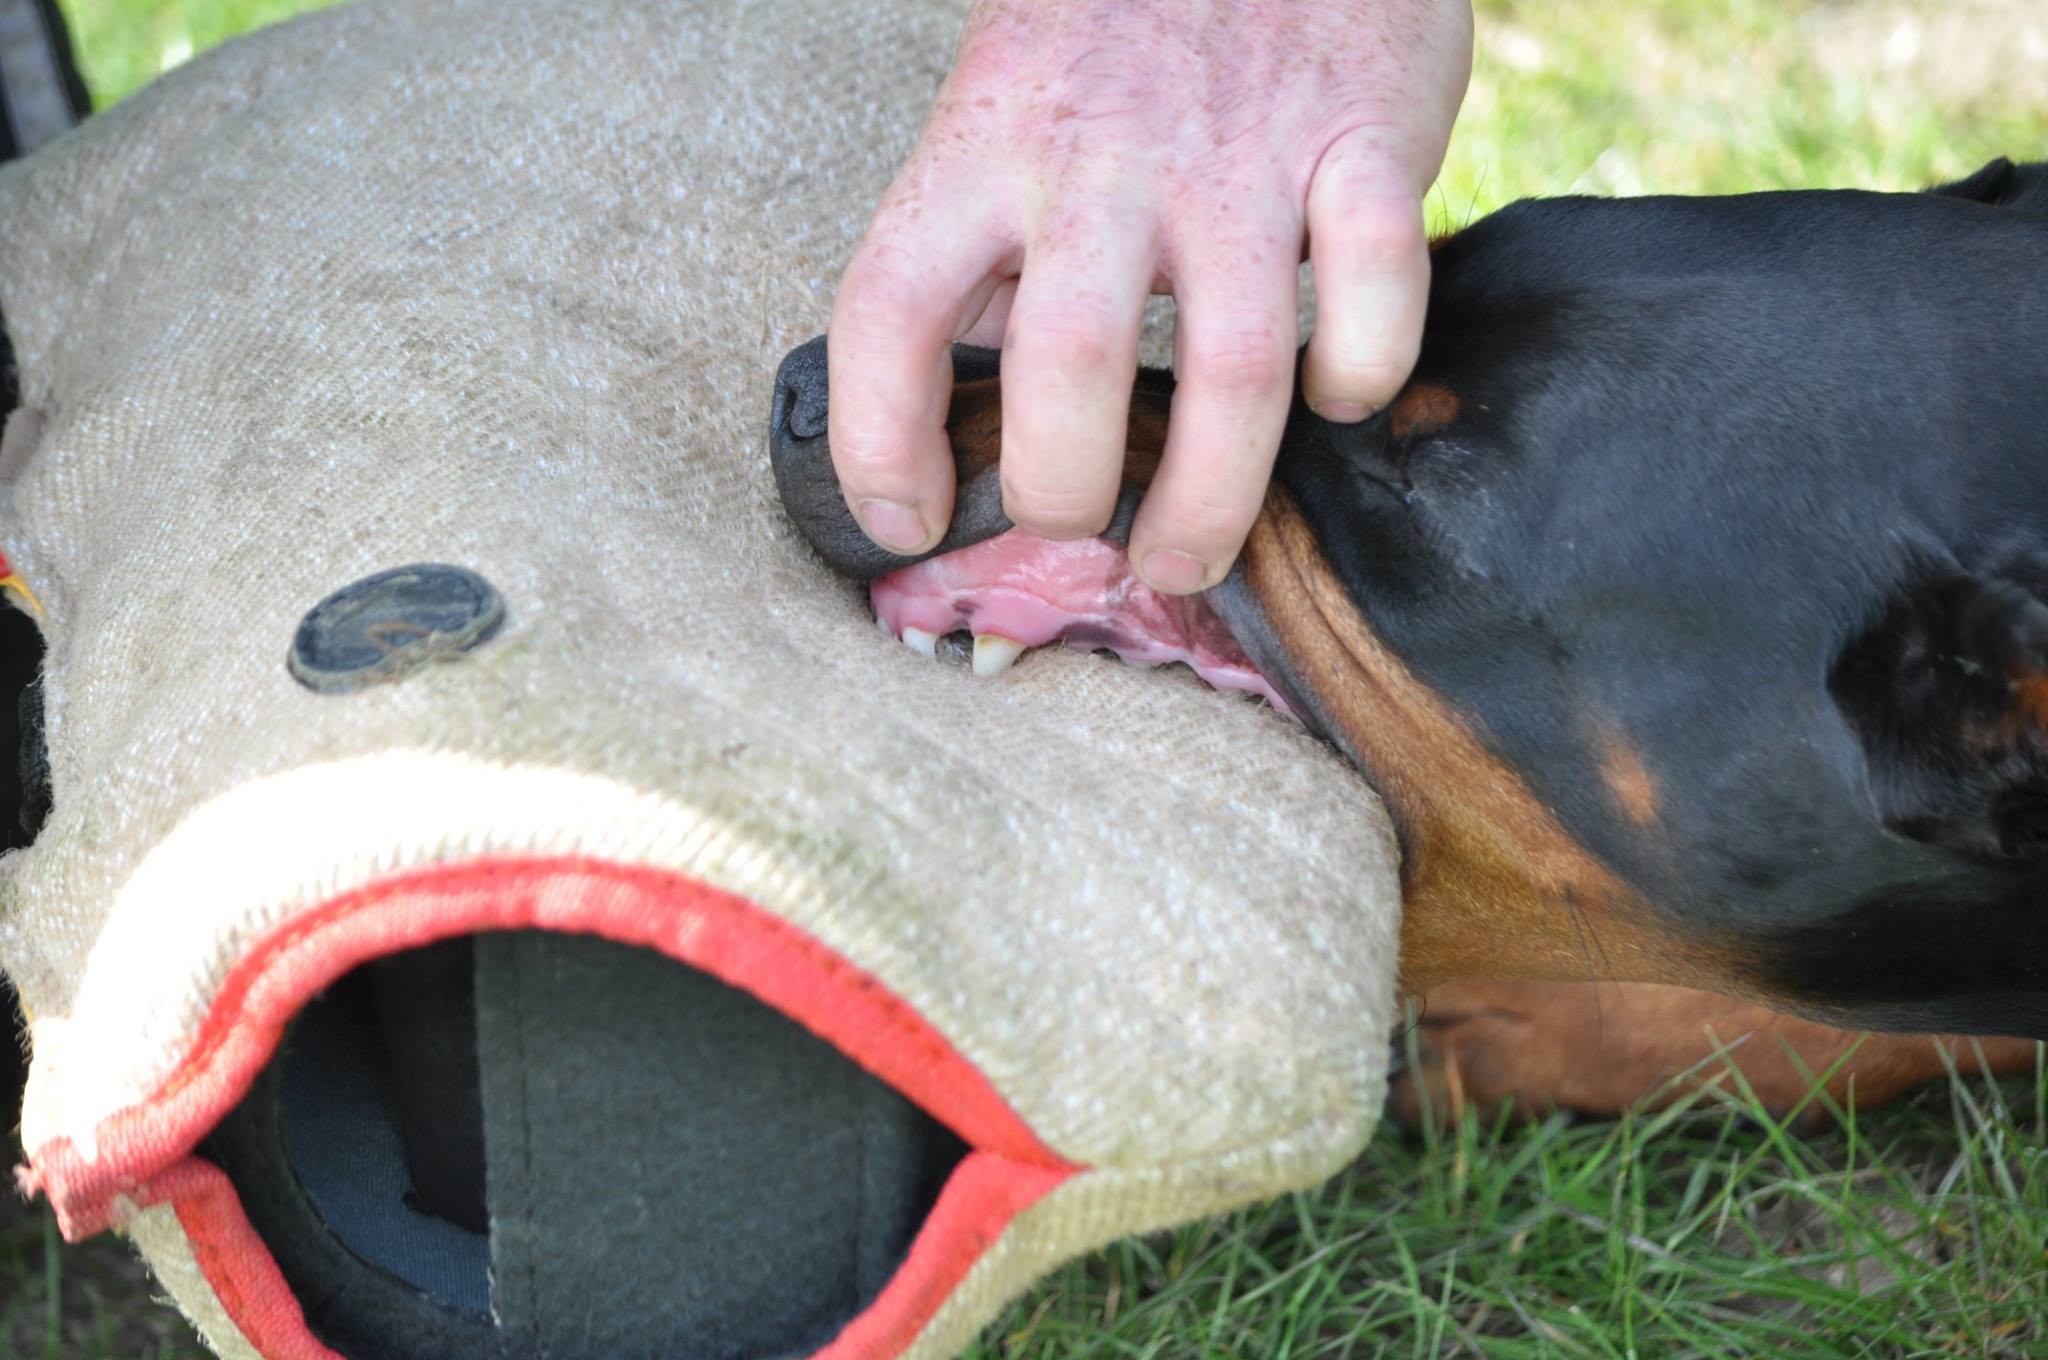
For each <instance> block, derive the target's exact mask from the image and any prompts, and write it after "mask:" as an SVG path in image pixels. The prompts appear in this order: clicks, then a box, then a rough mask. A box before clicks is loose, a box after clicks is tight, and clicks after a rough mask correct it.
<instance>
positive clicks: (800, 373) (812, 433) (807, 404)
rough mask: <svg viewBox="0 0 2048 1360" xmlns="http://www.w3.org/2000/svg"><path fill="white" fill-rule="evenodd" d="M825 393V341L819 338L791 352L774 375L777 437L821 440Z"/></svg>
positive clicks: (823, 429)
mask: <svg viewBox="0 0 2048 1360" xmlns="http://www.w3.org/2000/svg"><path fill="white" fill-rule="evenodd" d="M826 389H827V380H826V375H825V337H824V336H822V335H821V336H819V337H818V338H817V339H815V340H812V341H810V342H809V343H807V344H802V345H798V346H797V347H796V348H795V349H793V350H791V351H790V352H789V354H788V356H787V357H786V358H784V359H783V361H782V367H781V368H779V369H777V370H776V371H775V411H774V417H773V427H774V430H775V433H776V435H777V436H778V437H783V438H787V439H789V440H791V441H795V442H800V441H803V440H809V439H819V438H822V437H823V436H824V433H825V410H826V395H827V391H826Z"/></svg>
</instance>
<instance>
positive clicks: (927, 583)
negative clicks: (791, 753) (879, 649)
mask: <svg viewBox="0 0 2048 1360" xmlns="http://www.w3.org/2000/svg"><path fill="white" fill-rule="evenodd" d="M870 590H871V598H872V600H873V603H874V607H875V617H876V619H877V620H878V621H879V623H880V624H881V626H882V628H883V629H884V631H886V632H887V633H889V634H890V636H892V637H896V638H900V639H901V640H902V641H904V642H905V643H907V644H909V645H910V646H912V647H915V648H916V649H917V650H919V651H922V652H924V653H925V654H927V655H935V654H936V652H937V645H938V639H940V638H941V637H944V636H946V635H948V634H952V633H957V632H962V631H965V632H968V633H971V634H972V635H973V637H974V669H975V671H976V673H977V674H979V675H983V676H994V675H998V674H1001V673H1002V672H1003V671H1005V670H1007V669H1008V668H1009V667H1010V665H1012V664H1013V663H1014V662H1015V661H1016V659H1017V657H1018V656H1020V655H1022V654H1023V653H1024V652H1025V651H1028V650H1030V649H1032V648H1034V647H1043V646H1048V645H1052V644H1055V643H1058V644H1064V645H1067V646H1070V647H1079V648H1083V649H1086V650H1091V651H1105V650H1106V651H1110V652H1114V653H1116V654H1117V655H1118V656H1119V657H1121V658H1122V659H1123V660H1124V661H1126V662H1127V663H1129V664H1132V665H1136V666H1142V667H1146V668H1150V667H1152V666H1158V665H1169V664H1172V663H1175V662H1180V663H1184V664H1186V665H1187V666H1188V667H1189V668H1190V669H1191V670H1193V671H1194V672H1195V674H1197V675H1199V676H1200V677H1201V678H1202V679H1203V680H1205V681H1207V682H1208V683H1209V684H1210V685H1211V686H1213V687H1214V688H1216V689H1222V690H1235V691H1240V692H1244V693H1248V694H1253V695H1256V696H1258V697H1260V698H1263V699H1264V700H1266V702H1268V703H1269V704H1271V705H1272V706H1273V707H1275V708H1277V709H1279V710H1280V711H1281V712H1283V713H1291V712H1292V709H1291V708H1290V706H1289V704H1288V703H1287V700H1286V699H1285V698H1284V697H1282V694H1281V692H1280V690H1279V689H1278V688H1276V687H1275V686H1274V685H1273V684H1272V683H1271V682H1269V681H1268V680H1267V678H1266V676H1265V675H1264V674H1262V673H1261V672H1260V670H1259V668H1258V667H1257V665H1255V664H1254V662H1253V660H1252V658H1251V655H1250V654H1249V653H1248V651H1247V649H1246V648H1245V647H1244V646H1243V645H1242V644H1241V643H1240V642H1239V641H1238V639H1237V638H1236V637H1235V636H1233V635H1232V633H1231V631H1230V629H1229V628H1227V627H1226V626H1225V625H1224V622H1223V619H1222V617H1221V616H1220V615H1219V614H1218V613H1217V612H1216V610H1215V608H1214V607H1213V606H1212V605H1211V603H1210V601H1209V599H1208V597H1207V595H1206V594H1203V595H1181V596H1172V595H1163V594H1160V593H1159V592H1157V591H1155V590H1153V589H1152V588H1151V587H1149V586H1147V585H1146V584H1145V583H1144V582H1143V581H1141V580H1139V579H1138V576H1137V574H1136V573H1135V572H1134V571H1133V570H1132V569H1131V565H1130V558H1129V554H1128V553H1127V552H1126V551H1125V549H1124V546H1123V545H1122V544H1121V543H1118V542H1116V541H1115V540H1113V539H1111V538H1107V537H1104V538H1090V539H1077V540H1072V541H1067V542H1055V541H1053V540H1050V539H1042V538H1037V537H1035V536H1033V535H1031V534H1029V533H1026V532H1025V531H1023V530H1021V529H1011V530H1009V531H1008V532H1006V533H1003V534H999V535H997V536H996V537H994V538H989V539H984V540H983V541H981V542H979V543H975V544H973V545H971V546H969V547H965V548H961V549H957V550H955V551H953V552H949V553H945V554H942V555H940V556H937V557H932V558H927V559H926V560H924V561H922V562H918V563H916V564H914V565H912V566H908V567H904V568H902V569H900V570H898V571H894V572H891V573H890V574H888V575H887V576H884V577H881V578H880V579H878V580H877V581H875V582H874V584H873V585H872V587H871V588H870Z"/></svg>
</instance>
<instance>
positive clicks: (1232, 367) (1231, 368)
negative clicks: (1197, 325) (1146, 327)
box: [1182, 331, 1294, 397]
mask: <svg viewBox="0 0 2048 1360" xmlns="http://www.w3.org/2000/svg"><path fill="white" fill-rule="evenodd" d="M1182 363H1183V373H1184V375H1185V377H1186V379H1187V381H1188V382H1189V383H1191V384H1193V385H1195V386H1197V387H1206V388H1208V389H1209V390H1210V391H1212V392H1215V393H1218V394H1220V395H1222V396H1226V397H1263V396H1267V395H1269V394H1271V393H1273V392H1275V391H1277V390H1279V389H1280V388H1284V387H1287V386H1289V385H1291V384H1292V382H1293V378H1294V348H1293V346H1292V345H1291V344H1286V343H1282V342H1281V341H1280V340H1279V338H1278V337H1277V336H1275V335H1273V334H1271V333H1265V334H1261V333H1257V332H1250V333H1247V332H1241V331H1231V332H1225V333H1223V334H1221V335H1218V336H1215V337H1213V338H1206V339H1199V340H1196V341H1194V342H1193V343H1192V344H1190V345H1189V346H1188V348H1187V351H1186V353H1185V355H1184V356H1183V359H1182Z"/></svg>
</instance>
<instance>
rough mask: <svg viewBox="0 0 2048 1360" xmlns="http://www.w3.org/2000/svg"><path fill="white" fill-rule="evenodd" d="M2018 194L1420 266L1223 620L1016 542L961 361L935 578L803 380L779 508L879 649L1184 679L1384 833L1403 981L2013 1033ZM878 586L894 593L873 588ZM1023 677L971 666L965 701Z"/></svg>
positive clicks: (2042, 620) (1490, 252) (786, 373)
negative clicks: (882, 542) (1098, 656)
mask: <svg viewBox="0 0 2048 1360" xmlns="http://www.w3.org/2000/svg"><path fill="white" fill-rule="evenodd" d="M2043 208H2048V166H2043V165H2032V166H2014V165H2012V164H2011V163H2009V162H2003V161H2001V162H1996V163H1994V164H1993V165H1991V166H1988V167H1986V168H1985V169H1984V170H1983V171H1981V172H1979V173H1978V174H1977V175H1975V176H1973V177H1971V178H1970V179H1968V180H1965V181H1963V182H1961V183H1959V184H1956V185H1952V186H1948V187H1947V188H1945V189H1943V190H1939V191H1937V192H1935V193H1932V194H1870V193H1850V192H1829V193H1822V192H1798V193H1775V194H1759V195H1748V196H1741V197H1733V198H1718V199H1715V198H1704V199H1683V198H1659V199H1638V200H1629V201H1595V200H1573V199H1568V200H1556V201H1543V202H1527V203H1521V204H1517V205H1515V206H1513V207H1510V208H1508V209H1506V210H1504V211H1502V212H1500V213H1498V214H1495V215H1494V216H1492V217H1490V218H1488V219H1486V220H1484V221H1482V222H1480V223H1478V224H1476V225H1475V226H1473V227H1471V228H1469V229H1467V230H1465V231H1462V232H1460V233H1458V234H1457V235H1455V236H1453V237H1451V238H1450V239H1448V240H1447V241H1445V242H1443V243H1441V245H1440V246H1439V248H1438V249H1437V250H1436V252H1435V256H1434V262H1435V282H1434V285H1433V289H1432V295H1431V300H1430V310H1429V319H1428V323H1427V330H1426V336H1425V342H1424V345H1423V349H1422V354H1421V359H1420V362H1419V363H1418V365H1417V367H1416V371H1415V376H1414V378H1413V379H1412V380H1411V382H1410V383H1409V385H1408V387H1407V389H1406V390H1405V391H1404V392H1403V393H1402V395H1401V396H1400V398H1399V399H1398V400H1397V401H1396V402H1395V403H1394V404H1393V405H1392V407H1391V408H1390V409H1389V410H1387V411H1386V412H1383V413H1381V414H1380V415H1378V416H1376V417H1375V418H1373V419H1372V420H1369V421H1367V422H1365V423H1364V424H1362V425H1354V426H1337V425H1332V424H1328V423H1326V422H1323V421H1321V420H1319V419H1318V418H1316V417H1315V416H1314V415H1313V414H1312V413H1310V412H1309V411H1308V410H1307V409H1306V408H1305V407H1304V406H1301V405H1299V404H1297V407H1296V409H1295V411H1294V414H1293V417H1292V419H1291V421H1290V423H1289V425H1288V428H1287V433H1286V436H1285V440H1284V443H1283V447H1282V450H1281V454H1280V460H1279V465H1278V470H1277V473H1276V479H1275V487H1274V490H1273V492H1272V494H1271V496H1270V498H1269V501H1268V504H1267V508H1266V511H1265V513H1264V515H1263V516H1262V518H1261V520H1260V523H1259V525H1258V528H1257V529H1256V530H1255V532H1254V534H1253V537H1252V539H1251V541H1250V543H1249V544H1248V545H1247V549H1246V551H1245V554H1244V556H1243V558H1242V560H1241V562H1240V564H1239V566H1238V568H1237V569H1236V570H1235V571H1234V572H1233V573H1232V575H1231V577H1230V578H1229V580H1228V581H1226V582H1225V584H1224V585H1223V586H1221V587H1219V588H1218V589H1217V590H1215V591H1212V592H1210V593H1209V595H1208V597H1207V598H1206V599H1205V600H1204V601H1200V602H1174V601H1165V600H1162V599H1160V598H1159V597H1156V596H1152V595H1150V593H1149V592H1147V591H1145V590H1144V589H1143V587H1142V586H1140V585H1138V584H1137V583H1136V581H1135V579H1134V578H1132V577H1131V575H1130V573H1129V571H1128V568H1127V566H1126V565H1124V563H1123V562H1122V559H1121V557H1120V554H1119V551H1118V550H1117V549H1116V548H1115V546H1114V540H1115V539H1116V538H1117V537H1118V536H1119V534H1120V532H1121V531H1122V529H1123V528H1124V527H1126V526H1127V525H1128V523H1129V512H1130V509H1131V507H1132V506H1134V505H1135V502H1136V498H1137V495H1138V494H1139V492H1140V491H1141V489H1142V484H1143V482H1144V480H1145V479H1146V477H1147V476H1148V475H1149V471H1150V468H1151V466H1152V465H1153V464H1154V463H1155V462H1156V460H1157V456H1158V452H1159V450H1160V448H1161V446H1162V443H1163V432H1164V426H1165V418H1166V414H1167V409H1168V407H1169V405H1170V402H1171V396H1172V380H1171V378H1170V377H1169V376H1167V375H1164V374H1156V373H1146V374H1143V375H1141V377H1140V379H1139V382H1138V384H1137V388H1136V392H1135V394H1134V400H1133V409H1132V414H1131V419H1130V430H1129V439H1128V447H1129V449H1130V454H1131V456H1130V458H1129V460H1128V467H1127V469H1126V473H1127V479H1128V483H1129V484H1128V486H1127V490H1126V495H1125V498H1124V504H1123V506H1122V508H1121V512H1120V514H1119V516H1118V520H1117V523H1116V524H1115V525H1113V526H1112V528H1111V531H1110V534H1109V535H1108V538H1107V539H1106V540H1099V541H1096V542H1092V543H1086V544H1069V545H1052V544H1045V543H1042V542H1039V541H1036V540H1029V539H1025V538H1023V537H1022V536H1021V535H1015V534H1010V535H1008V536H1005V531H1006V530H1008V528H1009V526H1008V524H1007V521H1005V520H1004V518H1003V516H1002V511H1001V492H1000V487H999V483H998V479H997V475H996V469H995V459H996V450H997V448H998V444H999V439H998V434H999V430H1000V421H1001V398H1000V390H999V387H998V378H997V376H996V371H995V369H996V359H995V356H993V355H990V354H986V353H980V352H971V351H961V352H960V353H959V354H958V355H957V356H956V376H957V383H958V385H957V387H956V391H955V397H954V403H953V409H952V414H951V421H950V429H951V433H952V437H953V441H954V446H955V450H956V461H957V464H958V471H959V476H960V482H961V493H960V496H959V500H958V505H959V509H958V511H957V512H956V517H955V521H954V524H953V527H952V531H951V533H950V535H949V536H948V538H947V539H946V541H945V542H943V543H942V544H941V545H940V547H939V548H938V550H936V552H935V554H934V555H933V558H934V560H929V561H925V562H923V563H920V564H918V565H915V566H912V565H910V564H909V563H908V562H907V561H906V559H902V558H897V557H894V556H891V555H890V554H887V553H885V552H883V551H881V550H879V549H877V548H874V547H873V546H872V545H870V544H869V543H868V542H867V540H866V539H865V538H864V537H862V536H861V534H860V532H859V530H858V529H857V528H856V527H855V526H854V524H853V522H852V520H851V519H850V517H849V516H848V515H847V514H846V512H845V509H844V507H843V505H842V504H841V502H840V499H839V494H838V488H837V484H836V482H835V481H834V479H833V478H832V475H831V467H830V459H829V454H828V449H827V445H826V440H825V437H824V436H825V420H824V413H825V404H826V399H827V393H826V390H825V386H824V361H823V359H824V356H823V348H822V342H814V343H813V345H812V346H807V347H805V348H804V349H802V350H799V351H797V352H796V353H795V354H793V355H792V356H791V357H790V358H789V359H788V360H787V361H786V362H785V364H784V367H783V370H782V373H781V375H780V378H779V380H778V384H777V397H776V405H775V412H774V430H773V451H774V457H775V461H776V466H777V472H778V479H779V481H780V484H781V487H782V490H783V495H784V499H785V502H786V503H787V505H788V507H789V509H790V511H791V513H792V514H793V515H794V517H795V518H796V520H797V522H798V523H799V524H800V525H801V526H802V527H803V529H804V531H805V532H806V534H807V536H808V537H809V538H810V539H811V541H812V542H813V543H814V544H815V545H816V546H817V547H818V548H819V549H820V551H821V552H822V553H823V554H824V555H825V556H826V557H827V558H828V559H829V560H831V561H832V562H833V563H834V564H835V565H836V566H838V567H839V568H841V569H842V570H844V571H847V572H848V573H850V574H854V575H857V576H862V577H869V578H882V579H881V581H880V584H879V585H878V587H877V591H876V599H877V604H878V609H879V610H880V612H881V614H882V617H883V619H884V622H885V623H887V624H889V625H890V626H891V628H892V630H893V631H896V632H897V633H898V634H899V635H903V636H905V637H907V639H908V640H910V641H912V642H913V643H916V644H919V645H925V646H929V645H930V639H931V638H932V637H933V635H935V634H943V633H945V632H948V631H951V630H954V629H959V628H971V629H972V630H973V631H974V632H976V633H977V634H989V635H999V636H1001V637H1003V638H1006V639H1008V640H1009V641H1011V642H1014V643H1022V644H1025V645H1036V644H1038V643H1043V642H1048V641H1052V640H1055V639H1061V638H1063V639H1065V640H1068V641H1073V642H1079V643H1080V644H1082V645H1085V646H1090V647H1098V648H1100V647H1107V648H1110V649H1113V650H1116V651H1119V652H1121V653H1123V654H1124V655H1125V656H1126V657H1127V658H1128V659H1133V660H1141V661H1156V660H1166V659H1184V660H1187V661H1189V662H1190V663H1191V664H1193V665H1194V666H1195V668H1196V669H1197V670H1199V671H1202V672H1203V673H1204V674H1205V675H1208V676H1210V677H1211V678H1212V679H1213V680H1215V681H1217V682H1219V683H1222V684H1227V685H1235V686H1237V687H1240V688H1247V689H1254V690H1265V691H1267V692H1270V693H1272V694H1273V695H1274V696H1276V697H1277V698H1279V699H1280V700H1282V701H1283V702H1284V703H1285V704H1286V705H1287V706H1289V707H1291V708H1292V709H1293V710H1294V711H1295V712H1296V713H1297V714H1299V715H1300V716H1301V717H1302V718H1303V719H1304V720H1305V721H1307V722H1308V723H1309V724H1310V725H1311V726H1313V727H1315V728H1316V729H1317V730H1319V731H1320V732H1321V733H1322V734H1324V735H1325V736H1326V737H1328V738H1329V739H1330V740H1332V741H1333V742H1335V743H1336V744H1337V745H1339V746H1340V747H1341V748H1342V749H1343V750H1344V751H1345V752H1346V753H1347V754H1349V755H1350V756H1351V758H1352V759H1353V760H1354V761H1355V762H1356V763H1357V764H1358V766H1359V767H1360V769H1361V770H1362V771H1363V772H1364V773H1365V774H1366V776H1367V777H1368V778H1369V779H1371V780H1372V782H1373V783H1374V784H1375V786H1376V787H1377V788H1378V789H1379V790H1380V791H1381V793H1382V794H1383V795H1384V796H1385V797H1386V799H1387V800H1388V802H1389V804H1390V806H1391V807H1392V808H1393V810H1394V812H1395V816H1396V818H1397V821H1398V822H1399V824H1400V827H1401V830H1402V835H1403V841H1404V848H1405V850H1406V853H1407V864H1406V869H1405V875H1406V888H1405V896H1406V905H1407V922H1406V924H1405V925H1404V930H1403V967H1404V973H1405V976H1406V977H1407V978H1408V980H1409V982H1410V983H1411V985H1416V986H1426V985H1428V983H1430V982H1431V981H1433V980H1437V979H1441V978H1448V977H1457V976H1474V975H1479V976H1484V975H1495V976H1512V975H1538V976H1556V977H1582V978H1583V977H1589V976H1590V977H1615V978H1634V979H1642V980H1655V981H1670V982H1680V983H1686V984H1689V985H1693V986H1700V987H1707V988H1712V989H1716V990H1722V991H1730V992H1736V993H1740V994H1745V995H1750V996H1755V997H1759V998H1762V999H1766V1000H1770V1001H1772V1002H1774V1003H1776V1004H1781V1005H1785V1006H1788V1007H1792V1008H1796V1009H1801V1010H1806V1011H1810V1012H1814V1013H1817V1014H1821V1015H1824V1016H1828V1017H1832V1018H1837V1019H1842V1020H1844V1021H1847V1022H1849V1023H1855V1024H1861V1025H1868V1026H1876V1027H1892V1028H1924V1029H1948V1030H1965V1031H1985V1032H2008V1033H2028V1034H2048V442H2044V441H2048V366H2044V356H2048V299H2044V296H2043V290H2042V289H2041V287H2040V285H2041V283H2042V282H2043V281H2044V280H2048V265H2044V263H2043V262H2044V261H2048V212H2043V211H2041V209H2043ZM906 568H907V569H906ZM1012 650H1013V649H1011V648H1008V647H1005V646H1003V645H1002V644H1000V643H998V644H993V645H991V644H987V643H984V644H982V652H983V659H984V662H985V663H986V664H985V667H984V668H986V669H994V668H996V666H998V665H1000V664H1001V663H1002V662H1003V661H1004V660H1005V659H1006V658H1007V656H1008V655H1009V654H1010V653H1011V651H1012Z"/></svg>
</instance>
